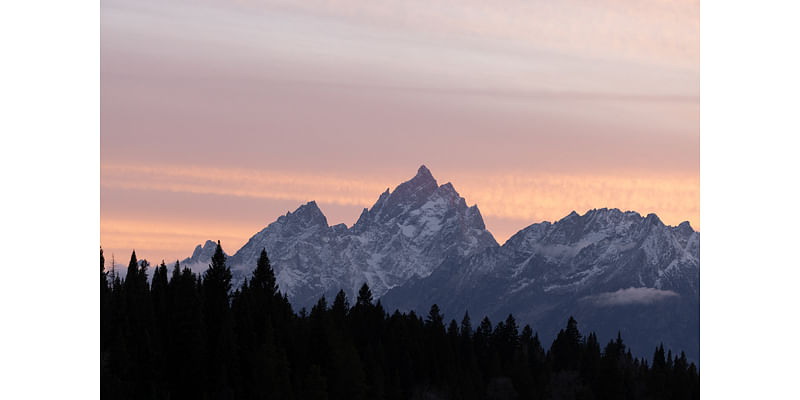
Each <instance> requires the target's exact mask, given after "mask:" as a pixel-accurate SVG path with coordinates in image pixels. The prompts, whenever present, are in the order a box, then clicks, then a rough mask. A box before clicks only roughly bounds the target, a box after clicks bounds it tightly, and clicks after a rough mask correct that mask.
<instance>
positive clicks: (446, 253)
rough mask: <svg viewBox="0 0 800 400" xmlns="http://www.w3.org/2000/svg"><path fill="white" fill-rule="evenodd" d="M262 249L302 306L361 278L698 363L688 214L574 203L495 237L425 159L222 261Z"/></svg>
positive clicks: (376, 287) (427, 299)
mask: <svg viewBox="0 0 800 400" xmlns="http://www.w3.org/2000/svg"><path fill="white" fill-rule="evenodd" d="M214 246H215V242H210V241H209V242H206V244H205V245H204V246H198V248H196V249H195V251H194V253H193V255H192V257H190V258H187V259H186V260H184V261H182V264H184V263H185V264H186V265H188V266H190V267H191V266H202V265H205V266H206V267H207V265H208V262H209V260H210V257H211V255H212V254H213V250H214ZM262 248H265V249H266V250H267V253H268V254H269V257H270V260H271V261H272V266H273V267H274V268H275V272H276V276H277V281H278V284H279V286H280V290H281V291H282V292H285V293H286V294H287V295H288V297H289V299H290V300H291V301H292V303H293V305H294V306H295V307H297V308H300V307H309V306H311V305H312V304H314V303H315V302H316V301H317V300H318V299H319V297H320V296H322V295H325V296H326V297H328V298H331V297H332V296H334V295H335V293H336V292H337V291H338V290H339V289H344V290H345V292H346V293H347V295H348V296H349V297H350V298H351V299H353V298H355V297H356V293H357V290H358V288H359V287H360V286H361V285H362V284H363V283H365V282H366V283H367V284H369V286H370V288H371V289H372V291H373V295H374V296H375V297H376V298H380V299H381V301H382V303H383V304H384V306H385V307H386V308H387V309H389V310H394V309H395V308H399V309H400V310H412V309H413V310H416V311H417V312H422V313H424V312H426V311H427V309H428V308H429V307H430V306H431V304H434V303H435V304H438V305H439V307H440V309H441V310H442V311H443V312H444V313H445V314H446V317H447V318H456V319H460V318H461V317H462V316H463V315H464V312H465V311H467V310H469V312H470V314H471V315H472V316H473V318H481V317H483V316H484V315H488V316H489V317H490V318H491V320H492V321H493V322H497V321H500V320H503V319H505V317H506V316H508V314H509V313H513V314H514V316H515V317H516V318H517V320H518V321H519V322H520V324H521V325H522V324H531V326H532V327H533V328H534V330H536V331H538V332H539V333H540V334H541V335H542V339H543V340H552V338H554V337H555V334H556V333H557V332H558V330H559V329H560V328H562V327H563V326H564V324H565V323H566V319H567V318H568V317H569V316H570V315H572V316H574V317H575V318H576V319H577V320H578V321H580V323H581V329H582V331H585V332H588V331H595V332H597V333H598V338H599V339H600V340H601V341H608V340H609V339H611V338H614V337H616V335H617V331H621V333H622V334H623V337H624V338H625V340H626V342H627V343H628V345H629V346H630V347H631V349H633V351H634V353H636V354H637V355H639V356H649V355H650V354H652V351H653V349H654V348H655V347H656V346H657V345H658V344H659V343H662V342H663V343H664V345H665V346H667V347H668V348H673V349H675V350H684V351H686V354H687V356H688V357H689V359H690V360H692V361H695V362H699V338H700V334H699V326H700V317H699V315H700V307H699V304H700V234H699V232H696V231H694V229H692V227H691V226H690V225H689V223H688V222H684V223H682V224H680V225H678V226H674V227H673V226H667V225H665V224H664V223H663V222H662V221H661V220H660V219H659V218H658V216H656V215H655V214H649V215H647V216H642V215H640V214H639V213H636V212H633V211H625V212H623V211H620V210H618V209H606V208H603V209H595V210H590V211H588V212H586V213H585V214H584V215H579V214H578V213H576V212H574V211H573V212H572V213H570V214H569V215H567V216H566V217H564V218H563V219H561V220H559V221H557V222H554V223H551V222H541V223H535V224H532V225H530V226H528V227H526V228H524V229H522V230H520V231H519V232H517V233H516V234H515V235H514V236H512V237H511V238H510V239H509V240H508V241H507V242H506V243H505V244H503V246H499V245H498V243H497V242H496V241H495V239H494V237H493V236H492V234H491V233H490V232H489V231H488V230H486V227H485V225H484V222H483V218H482V217H481V214H480V211H479V210H478V208H477V206H474V205H473V206H471V207H469V206H467V204H466V201H465V200H464V198H462V197H461V196H460V195H459V194H458V192H456V190H455V188H454V187H453V185H451V184H450V183H446V184H443V185H438V183H437V182H436V179H434V177H433V175H432V174H431V172H430V171H429V170H428V168H426V167H425V166H421V167H420V168H419V170H418V171H417V174H416V176H414V177H413V178H412V179H411V180H409V181H407V182H404V183H402V184H400V185H398V186H397V187H396V188H395V189H394V191H389V189H387V190H386V191H385V192H384V193H382V194H381V195H380V196H379V197H378V200H377V201H376V202H375V204H374V205H373V206H372V207H370V208H369V209H366V208H365V209H364V210H363V211H362V213H361V216H360V217H359V218H358V221H357V222H356V223H355V224H354V225H353V226H351V227H349V228H348V227H347V226H346V225H344V224H339V225H334V226H330V225H328V222H327V219H326V218H325V215H324V214H323V213H322V211H321V210H320V209H319V207H318V206H317V204H316V203H315V202H313V201H311V202H309V203H306V204H304V205H302V206H300V207H299V208H298V209H297V210H295V211H294V212H288V213H287V214H286V215H283V216H281V217H279V218H278V219H277V220H276V221H275V222H273V223H271V224H269V225H268V226H267V227H266V228H264V229H263V230H261V231H260V232H258V233H256V234H255V235H254V236H253V237H251V238H250V240H249V241H248V242H247V243H246V244H245V245H244V246H243V247H242V248H241V249H239V250H238V251H237V252H236V253H235V254H234V255H233V256H231V257H230V258H229V259H228V265H229V266H231V269H232V271H233V275H234V284H235V285H239V284H241V282H243V280H244V279H245V278H246V277H249V276H250V274H251V272H252V270H253V269H254V268H255V266H256V261H257V259H258V255H259V254H260V252H261V249H262ZM192 268H193V269H194V267H192ZM474 322H477V321H474Z"/></svg>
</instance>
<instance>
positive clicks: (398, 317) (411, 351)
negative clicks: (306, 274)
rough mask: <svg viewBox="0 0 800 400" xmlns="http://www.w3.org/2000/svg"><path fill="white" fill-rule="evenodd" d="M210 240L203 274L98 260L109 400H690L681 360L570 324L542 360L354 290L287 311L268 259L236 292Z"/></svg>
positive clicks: (534, 337) (511, 344) (687, 366)
mask: <svg viewBox="0 0 800 400" xmlns="http://www.w3.org/2000/svg"><path fill="white" fill-rule="evenodd" d="M225 261H226V260H225V255H224V253H223V252H222V248H221V247H220V245H219V243H218V244H217V249H216V253H215V254H214V256H213V258H212V261H211V265H210V266H209V268H208V270H207V271H206V272H205V273H203V274H202V275H198V274H194V273H192V271H191V270H189V269H188V268H184V269H181V267H180V264H179V263H178V262H176V263H175V265H174V267H173V268H172V270H171V271H169V269H168V267H167V266H166V264H164V263H163V262H162V263H161V265H159V266H157V267H155V270H154V272H153V274H152V279H151V280H150V282H148V279H147V269H148V268H149V267H150V266H149V265H148V264H147V262H146V261H142V262H140V261H138V260H137V258H136V253H135V252H134V253H133V254H132V255H131V259H130V263H129V264H128V274H127V276H126V278H125V279H120V277H119V276H116V275H115V274H108V273H106V271H105V265H104V264H105V260H104V258H103V252H102V249H101V251H100V300H101V301H100V313H101V319H100V322H101V324H100V325H101V326H100V367H101V368H100V371H101V372H100V373H101V395H102V396H103V397H105V398H109V399H112V398H113V399H297V400H306V399H307V400H325V399H330V400H333V399H387V400H390V399H391V400H394V399H696V398H699V396H700V394H699V386H700V378H699V371H698V370H697V367H696V366H695V365H694V364H692V363H689V362H687V360H686V356H685V355H684V354H683V353H681V354H680V355H676V356H673V354H672V352H671V351H667V353H666V354H665V352H664V348H663V346H659V347H658V348H657V349H656V350H655V353H654V356H653V358H652V360H651V362H650V363H648V361H647V360H645V359H639V358H635V357H633V356H632V354H631V352H630V350H628V349H627V348H626V346H625V344H624V343H623V341H622V337H621V336H619V335H618V336H617V338H616V340H612V341H610V342H609V343H608V344H606V345H605V346H604V347H601V345H600V343H599V342H598V340H597V337H596V335H595V334H594V333H590V334H589V335H587V336H584V335H582V334H581V332H580V331H579V330H578V324H577V322H576V321H575V320H574V319H573V318H572V317H570V318H569V321H568V322H567V326H566V327H565V329H563V330H561V332H559V334H558V336H557V337H556V339H555V340H554V341H553V343H552V345H551V346H550V348H549V349H548V350H545V348H544V347H543V346H542V343H541V342H540V340H539V337H538V334H536V333H534V331H533V330H532V329H531V327H530V326H527V325H526V326H525V327H523V328H522V329H521V331H520V328H519V326H518V325H517V322H516V321H515V319H514V317H513V316H512V315H509V316H508V318H506V320H505V321H500V322H498V323H497V324H495V325H493V324H492V322H491V321H490V320H489V319H488V318H483V320H481V321H480V323H479V324H478V325H477V327H476V328H475V329H473V324H472V322H471V319H470V316H469V314H468V313H466V314H465V315H464V316H463V318H462V319H461V322H460V323H458V322H457V321H456V320H454V319H453V320H451V321H449V322H447V321H446V320H445V318H444V316H443V315H442V314H441V312H440V310H439V308H438V307H437V306H436V305H433V306H431V308H430V311H429V312H428V314H427V315H426V316H418V315H417V314H415V313H414V312H413V311H411V312H409V313H400V312H399V311H394V313H391V314H389V313H387V311H386V310H385V309H384V308H383V307H382V306H381V303H380V300H378V301H377V302H375V301H374V299H373V298H372V293H371V292H370V290H369V287H367V285H366V284H365V285H364V286H363V287H362V288H361V290H360V291H359V294H358V298H357V299H356V300H355V303H354V304H352V305H351V304H350V301H349V299H348V298H347V296H346V295H345V293H344V292H343V291H340V292H339V294H338V295H337V296H336V298H335V299H333V302H332V303H329V302H328V300H327V299H325V298H324V297H322V298H320V299H319V301H318V302H317V304H316V305H315V306H314V307H312V308H311V310H310V312H307V311H306V310H305V309H302V310H300V311H299V312H297V313H295V312H294V311H293V310H292V307H291V305H290V303H289V300H288V298H287V297H286V295H282V294H281V293H280V292H279V291H278V286H277V284H276V281H275V274H274V271H273V269H272V267H271V266H270V262H269V259H268V258H267V254H266V251H262V252H261V257H260V258H259V260H258V264H257V266H256V268H255V270H254V271H253V274H252V276H251V277H250V278H249V279H247V280H246V281H245V282H244V284H243V285H242V287H241V288H239V289H237V290H235V291H233V292H231V272H230V269H229V268H228V267H227V266H226V265H225Z"/></svg>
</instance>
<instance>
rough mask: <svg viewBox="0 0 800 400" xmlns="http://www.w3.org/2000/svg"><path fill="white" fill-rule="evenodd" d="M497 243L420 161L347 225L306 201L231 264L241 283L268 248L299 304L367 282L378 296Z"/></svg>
mask: <svg viewBox="0 0 800 400" xmlns="http://www.w3.org/2000/svg"><path fill="white" fill-rule="evenodd" d="M496 247H498V244H497V242H496V241H495V239H494V237H493V236H492V234H491V233H489V231H487V230H486V227H485V225H484V223H483V218H482V217H481V214H480V211H479V210H478V208H477V207H476V206H472V207H468V206H467V204H466V201H465V200H464V198H462V197H461V196H459V194H458V192H456V190H455V188H453V185H452V184H450V183H446V184H444V185H441V186H439V185H438V184H437V182H436V179H434V177H433V176H432V175H431V172H430V171H429V170H428V168H426V167H425V166H424V165H423V166H421V167H420V168H419V170H418V171H417V174H416V176H414V178H412V179H411V180H409V181H407V182H404V183H402V184H400V185H399V186H397V188H395V190H394V191H392V192H390V191H389V190H388V189H387V190H386V191H385V192H384V193H383V194H381V195H380V197H379V198H378V201H377V202H376V203H375V204H374V205H373V206H372V207H371V208H369V209H366V208H365V209H364V211H363V212H362V213H361V216H360V217H359V219H358V221H357V222H356V223H355V224H354V225H353V226H352V227H349V228H348V227H347V226H345V225H344V224H339V225H334V226H329V225H328V222H327V219H326V218H325V215H324V214H323V213H322V211H320V209H319V207H318V206H317V204H316V202H314V201H311V202H309V203H307V204H305V205H303V206H301V207H299V208H298V209H297V210H295V211H294V212H289V213H287V214H286V215H284V216H281V217H279V218H278V220H277V221H275V222H273V223H271V224H269V225H268V226H267V227H266V228H264V229H263V230H261V231H260V232H258V233H256V234H255V235H254V236H253V237H251V238H250V240H249V241H248V242H247V243H246V244H245V245H244V246H243V247H242V248H241V249H239V251H237V252H236V253H235V254H234V255H233V256H231V257H230V258H229V259H228V265H229V266H231V270H232V272H233V275H234V281H235V282H234V286H236V285H238V284H241V282H243V280H244V279H245V278H246V277H249V276H250V274H251V272H252V270H253V269H254V268H255V266H256V262H257V260H258V256H259V254H260V253H261V250H262V249H266V251H267V254H268V255H269V258H270V262H271V264H272V266H273V268H274V269H275V273H276V277H277V281H278V285H279V287H280V290H281V291H282V292H285V293H286V294H287V295H288V297H289V299H290V300H291V301H292V303H293V304H294V305H295V306H296V307H298V308H299V307H309V306H310V305H313V304H314V303H315V302H316V301H317V300H318V299H319V297H320V296H322V295H325V296H326V297H328V298H329V299H330V298H332V297H333V296H335V294H336V292H338V291H339V290H340V289H344V290H345V292H346V293H347V295H348V297H350V298H351V299H354V298H355V296H356V294H357V292H358V289H359V288H360V287H361V285H362V284H364V283H367V284H368V285H369V287H370V289H371V290H372V293H373V295H374V296H375V297H376V298H377V297H380V296H381V295H383V294H384V293H386V291H387V290H389V289H391V288H393V287H395V286H398V285H401V284H403V283H405V282H406V281H408V280H409V279H411V278H414V277H415V278H424V277H426V276H428V275H430V274H431V273H432V272H433V269H434V268H435V267H436V266H438V265H440V264H441V263H442V262H443V261H444V260H445V259H446V258H448V257H467V256H470V255H473V254H476V253H479V252H481V251H483V250H485V249H487V248H496ZM201 253H203V254H205V250H202V251H201ZM195 254H198V251H197V250H195ZM211 254H213V249H212V252H211V253H209V255H208V259H209V260H210V255H211ZM192 258H194V257H192ZM206 263H207V261H206Z"/></svg>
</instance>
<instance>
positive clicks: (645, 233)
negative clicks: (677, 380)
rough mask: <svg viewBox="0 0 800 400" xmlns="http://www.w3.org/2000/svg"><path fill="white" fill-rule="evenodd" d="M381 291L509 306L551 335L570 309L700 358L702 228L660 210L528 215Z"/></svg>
mask: <svg viewBox="0 0 800 400" xmlns="http://www.w3.org/2000/svg"><path fill="white" fill-rule="evenodd" d="M382 300H383V303H384V304H385V305H386V306H387V307H389V308H390V309H394V308H399V309H401V310H408V309H419V307H421V306H424V305H425V304H433V303H436V304H438V305H439V307H440V308H441V309H442V311H443V312H445V313H446V314H447V315H448V317H451V318H459V317H460V316H462V315H463V314H464V312H465V311H466V310H469V312H470V313H471V314H472V315H479V316H483V315H488V316H489V317H490V319H492V320H493V321H498V320H502V319H505V317H506V316H507V315H508V314H509V313H513V314H514V316H515V317H516V318H518V319H519V320H521V321H524V322H525V323H530V324H531V325H532V326H533V327H534V329H536V330H538V331H539V332H540V333H541V334H543V336H544V337H550V338H551V337H554V335H555V334H556V333H557V332H558V330H559V329H560V328H561V327H563V326H564V323H565V321H566V318H567V317H569V316H570V315H573V316H575V318H576V319H577V320H578V321H580V322H581V324H582V326H583V327H584V329H586V330H591V331H596V332H597V333H598V335H599V336H598V337H599V338H601V339H604V340H608V339H610V338H612V337H615V336H616V334H617V331H618V330H620V331H621V332H622V334H623V337H624V338H626V340H628V341H629V345H630V346H631V348H632V349H633V350H634V352H636V353H637V354H642V355H649V354H651V352H652V351H653V349H654V347H655V346H657V345H658V344H659V343H660V342H663V343H664V344H665V346H668V347H671V348H673V349H676V350H677V349H681V350H685V351H686V353H687V356H689V357H690V358H691V359H692V360H695V361H699V339H700V333H699V332H700V330H699V329H700V317H699V312H700V308H699V304H700V234H699V232H695V231H694V230H693V229H692V228H691V226H690V225H689V223H688V222H684V223H682V224H680V225H679V226H677V227H672V226H667V225H664V224H663V223H662V222H661V220H660V219H659V218H658V217H657V216H656V215H655V214H649V215H647V216H646V217H642V216H641V215H639V214H638V213H636V212H632V211H627V212H622V211H620V210H618V209H600V210H590V211H588V212H587V213H586V214H584V215H578V214H577V213H575V212H573V213H571V214H569V215H568V216H566V217H565V218H563V219H561V220H560V221H557V222H555V223H550V222H542V223H537V224H533V225H530V226H528V227H527V228H525V229H523V230H521V231H519V232H518V233H517V234H515V235H514V236H512V237H511V238H510V239H509V240H508V241H507V242H506V243H505V244H504V245H503V246H502V247H498V248H491V249H487V250H486V251H484V252H481V253H478V254H475V255H473V256H469V257H466V258H462V259H449V260H446V261H445V262H444V263H443V264H442V265H440V266H438V267H437V268H436V270H435V272H434V273H432V274H431V275H430V276H428V277H426V278H424V279H412V280H409V281H408V282H407V283H405V284H404V285H401V286H398V287H395V288H393V289H392V290H390V291H389V292H388V293H387V294H386V295H384V297H383V298H382Z"/></svg>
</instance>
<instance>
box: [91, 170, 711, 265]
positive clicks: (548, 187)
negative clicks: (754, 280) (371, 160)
mask: <svg viewBox="0 0 800 400" xmlns="http://www.w3.org/2000/svg"><path fill="white" fill-rule="evenodd" d="M433 172H434V176H436V177H438V180H439V184H443V183H445V182H448V181H451V182H453V184H454V186H455V187H456V190H458V191H459V193H460V194H461V195H462V196H463V197H464V198H465V199H466V200H467V203H468V204H477V205H478V207H479V208H480V210H481V213H482V214H483V215H484V217H485V219H486V222H487V228H488V229H489V230H490V231H492V233H493V234H495V235H496V236H497V239H498V241H499V242H500V243H503V242H504V241H505V240H506V239H507V238H508V237H509V236H510V235H512V234H513V233H515V232H516V231H517V230H519V229H521V228H523V227H525V226H527V225H529V224H531V223H534V222H540V221H545V220H547V221H554V220H558V219H560V218H562V217H564V216H565V215H567V214H568V213H569V212H570V211H572V210H576V211H578V212H579V213H583V212H585V211H587V210H589V209H592V208H602V207H616V208H620V209H622V210H633V211H638V212H640V213H642V214H643V215H644V214H647V213H651V212H654V213H656V214H658V215H659V217H661V219H662V220H663V221H664V222H665V223H667V224H670V225H677V224H678V223H680V222H682V221H684V220H688V221H690V222H691V224H692V226H693V227H694V228H695V229H699V227H700V220H699V214H700V207H699V198H700V196H699V193H700V184H699V177H698V176H697V175H692V174H654V173H630V174H619V173H610V172H609V173H605V174H602V173H594V174H556V173H542V174H536V173H530V172H528V173H525V172H508V173H501V172H490V173H485V174H475V173H464V172H461V173H459V172H453V173H447V172H445V171H440V172H437V171H435V170H434V171H433ZM408 178H410V176H405V177H396V176H387V177H384V178H380V177H357V176H346V175H336V174H308V173H289V172H282V171H257V170H246V169H241V168H210V167H188V166H168V165H164V166H158V167H155V166H154V167H137V166H125V165H103V166H102V167H101V188H102V190H105V191H110V190H124V191H131V190H133V191H138V192H145V193H148V192H149V193H151V195H152V196H156V195H158V193H159V192H161V193H164V192H168V193H182V194H186V195H188V196H190V197H189V198H190V199H191V198H192V197H191V196H195V197H197V198H198V201H200V198H201V197H202V196H203V195H215V196H222V197H223V198H224V197H228V198H252V199H259V200H284V201H288V203H289V204H296V205H297V206H299V205H300V204H301V203H303V202H306V201H309V200H316V201H317V202H319V203H320V204H321V206H322V207H323V210H325V209H326V208H328V209H329V208H330V207H332V205H338V206H341V207H340V209H346V210H349V209H352V212H350V213H342V212H340V211H339V212H338V214H337V213H336V212H334V213H327V214H328V216H329V218H330V221H329V223H331V224H333V223H338V222H344V223H346V224H347V225H352V224H353V223H354V222H355V219H353V220H349V218H351V217H350V216H351V215H357V214H358V211H359V210H360V209H361V208H362V207H369V206H371V205H372V204H373V203H374V202H375V200H376V199H377V197H378V195H379V194H380V193H381V192H382V191H383V190H385V188H386V187H387V184H389V183H391V184H392V185H391V186H392V188H393V187H394V186H395V185H396V184H398V183H400V182H401V181H403V180H405V179H408ZM326 205H328V206H327V207H326ZM211 206H212V207H213V206H214V205H211ZM216 207H225V203H216ZM292 209H293V207H292ZM217 211H218V210H213V209H211V210H209V212H208V215H199V216H198V217H197V218H196V219H191V220H187V219H175V218H171V217H169V216H166V217H165V216H163V215H156V214H154V215H153V216H152V218H144V219H136V218H131V217H128V216H120V215H108V214H106V215H104V217H103V219H102V220H101V227H100V231H101V240H102V244H103V246H104V247H106V248H109V249H117V250H118V251H120V252H129V251H130V249H131V248H136V249H142V251H144V252H146V253H144V254H146V255H145V256H147V255H150V256H151V257H153V256H156V255H160V256H159V258H163V257H165V256H168V257H171V258H176V257H184V256H188V255H189V252H190V250H191V249H192V248H193V246H194V245H196V244H197V243H200V242H202V241H204V240H206V239H220V240H222V241H223V242H224V243H226V245H225V246H224V247H225V248H226V249H227V250H228V251H229V252H233V251H235V250H236V249H238V247H240V246H241V245H243V244H244V242H245V241H246V240H247V238H249V237H250V236H251V235H252V234H254V233H255V232H257V231H258V230H259V229H261V228H263V227H264V226H265V225H266V223H264V222H263V221H262V220H261V216H253V221H251V222H242V221H241V220H239V221H225V220H221V218H220V217H215V214H217ZM332 214H333V215H332ZM160 218H161V219H160ZM268 222H271V220H269V221H267V223H268Z"/></svg>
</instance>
